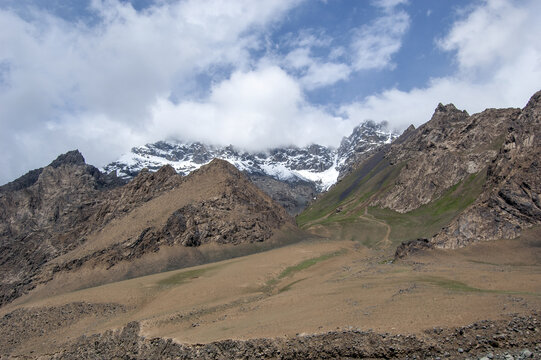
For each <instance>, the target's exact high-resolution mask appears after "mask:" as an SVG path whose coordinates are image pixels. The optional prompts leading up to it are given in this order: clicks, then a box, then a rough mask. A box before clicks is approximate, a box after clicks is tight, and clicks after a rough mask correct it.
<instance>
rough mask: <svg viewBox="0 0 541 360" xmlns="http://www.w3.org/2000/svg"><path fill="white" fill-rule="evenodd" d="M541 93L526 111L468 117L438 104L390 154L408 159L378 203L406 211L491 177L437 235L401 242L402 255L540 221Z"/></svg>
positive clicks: (515, 232)
mask: <svg viewBox="0 0 541 360" xmlns="http://www.w3.org/2000/svg"><path fill="white" fill-rule="evenodd" d="M540 109H541V91H540V92H537V93H536V94H534V95H533V96H532V97H531V99H530V101H529V102H528V104H527V105H526V106H525V107H524V108H523V109H522V110H521V109H487V110H485V111H483V112H481V113H479V114H474V115H472V116H468V114H466V113H465V112H461V111H459V110H457V109H456V108H455V107H454V106H453V105H447V106H443V105H441V104H440V105H439V106H438V108H437V109H436V112H435V114H434V116H433V118H432V120H431V121H429V122H428V123H426V124H425V125H423V126H421V127H420V128H419V129H416V130H412V129H410V131H409V132H407V133H405V134H404V135H402V136H403V137H405V139H404V140H403V139H401V138H399V139H398V140H397V142H395V143H394V144H393V145H391V148H390V151H389V152H388V153H387V154H386V158H387V159H388V160H389V161H390V162H391V163H393V164H404V165H403V168H402V171H401V172H400V174H399V176H398V179H397V180H396V181H395V184H394V186H393V187H392V188H391V189H390V190H389V191H387V192H386V193H385V194H383V195H382V196H379V197H378V198H377V199H375V200H374V201H373V204H374V205H377V206H381V207H387V208H391V209H393V210H396V211H398V212H407V211H411V210H413V209H416V208H418V207H420V206H421V205H424V204H427V203H429V202H430V201H433V200H434V199H437V198H438V197H440V196H441V195H442V194H443V193H444V192H445V191H446V189H449V188H450V187H452V186H458V184H460V183H461V182H463V181H465V180H466V179H467V178H468V177H471V176H483V178H484V183H483V185H482V188H481V189H480V193H479V195H478V196H477V197H476V198H475V199H472V204H471V205H470V206H468V207H467V208H466V209H465V210H464V211H463V212H461V213H460V214H459V215H458V216H457V217H456V218H455V219H453V220H452V221H451V223H450V224H448V225H447V226H445V227H444V228H443V229H442V230H441V231H439V232H438V233H437V234H435V235H434V236H433V237H432V238H431V239H420V240H416V241H412V242H409V243H404V244H402V245H401V246H400V247H399V249H397V253H396V257H397V258H400V257H404V256H406V255H407V254H408V253H410V252H415V251H418V250H419V249H421V248H427V247H428V248H429V247H438V248H450V249H454V248H459V247H463V246H466V245H468V244H471V243H475V242H478V241H488V240H498V239H513V238H516V237H517V236H519V235H520V233H521V231H522V230H523V229H525V228H529V227H531V226H535V225H539V224H541V197H540V195H541V182H540V176H539V174H540V170H539V160H538V159H539V158H541V141H540V137H541V110H540Z"/></svg>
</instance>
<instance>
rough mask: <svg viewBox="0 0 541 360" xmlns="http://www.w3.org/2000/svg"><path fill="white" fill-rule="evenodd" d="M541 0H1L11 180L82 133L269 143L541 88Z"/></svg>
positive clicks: (83, 144) (2, 131) (92, 154)
mask: <svg viewBox="0 0 541 360" xmlns="http://www.w3.org/2000/svg"><path fill="white" fill-rule="evenodd" d="M539 13H541V1H539V0H520V1H519V0H483V1H481V0H477V1H475V0H474V1H471V0H470V1H465V0H438V1H434V0H325V1H322V0H304V1H303V0H258V1H253V0H178V1H177V0H77V1H75V0H73V1H65V0H47V1H44V0H0V152H1V154H2V155H1V156H0V168H1V169H2V171H0V184H3V183H6V182H8V181H11V180H13V179H15V178H16V177H18V176H20V175H22V174H24V173H26V172H27V171H29V170H30V169H33V168H38V167H42V166H45V165H46V164H48V163H50V162H51V161H52V160H53V159H54V158H56V156H57V155H59V154H61V153H64V152H66V151H69V150H72V149H79V150H80V151H81V152H82V153H83V155H84V156H85V158H86V160H87V163H90V164H93V165H95V166H98V167H99V166H103V165H105V164H107V163H109V162H111V161H114V160H116V159H117V158H118V157H119V156H120V155H121V154H122V153H125V152H127V151H129V150H130V148H131V147H133V146H137V145H142V144H145V143H149V142H155V141H158V140H175V139H176V140H182V141H201V142H205V143H209V144H216V145H229V144H233V145H234V146H236V147H238V148H241V149H245V150H253V151H261V150H265V149H269V148H272V147H277V146H283V145H297V146H304V145H308V144H311V143H318V144H322V145H330V146H337V145H339V143H340V140H341V138H342V137H343V136H346V135H349V133H350V132H351V130H352V129H353V127H354V126H356V125H358V124H360V123H362V122H363V121H366V120H373V121H376V122H381V121H387V122H388V124H389V127H390V129H392V130H396V131H402V130H403V129H405V128H406V127H407V126H409V125H410V124H414V125H415V126H419V125H421V124H422V123H424V122H426V121H428V120H429V119H430V117H431V115H432V113H433V112H434V109H435V108H436V106H437V104H438V103H440V102H441V103H444V104H447V103H454V104H455V105H456V106H457V107H458V108H459V109H465V110H467V111H468V112H469V113H470V114H471V113H475V112H479V111H482V110H484V109H485V108H489V107H498V108H501V107H523V106H524V105H525V104H526V103H527V101H528V99H529V97H530V96H531V95H533V93H534V92H536V91H538V90H540V89H541V37H540V36H539V34H541V22H540V21H538V20H539V19H538V14H539Z"/></svg>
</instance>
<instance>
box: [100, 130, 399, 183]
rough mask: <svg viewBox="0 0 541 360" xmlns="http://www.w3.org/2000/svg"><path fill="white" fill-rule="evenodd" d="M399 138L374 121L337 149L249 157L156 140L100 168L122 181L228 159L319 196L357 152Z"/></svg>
mask: <svg viewBox="0 0 541 360" xmlns="http://www.w3.org/2000/svg"><path fill="white" fill-rule="evenodd" d="M396 137H397V135H396V134H394V133H392V132H390V131H388V130H387V129H386V124H385V123H381V124H376V123H374V122H372V121H367V122H364V123H362V124H361V125H359V126H357V127H356V128H355V129H353V132H352V134H351V135H350V136H348V137H344V138H343V139H342V142H341V144H340V146H339V147H338V148H332V147H325V146H321V145H310V146H307V147H303V148H299V147H293V146H291V147H282V148H276V149H272V150H269V151H266V152H259V153H250V152H246V151H241V150H238V149H236V148H234V147H233V146H227V147H220V146H212V145H205V144H201V143H199V142H194V143H183V142H175V141H159V142H156V143H154V144H147V145H143V146H138V147H134V148H132V150H131V152H129V153H127V154H124V155H122V156H121V157H120V158H119V159H118V160H117V161H115V162H112V163H110V164H108V165H107V166H105V167H104V168H103V171H105V172H107V173H109V172H112V171H116V172H117V175H118V176H119V177H121V178H125V179H129V178H132V177H134V176H135V175H137V174H138V173H139V171H141V170H142V169H144V168H148V169H149V170H150V171H156V170H158V169H159V168H160V167H162V166H163V165H166V164H169V165H171V166H173V168H174V169H175V170H176V171H177V172H178V173H180V174H183V175H187V174H189V173H190V172H192V171H193V170H195V169H198V168H199V167H201V166H202V165H204V164H207V163H209V162H210V161H211V160H212V159H214V158H220V159H224V160H227V161H228V162H230V163H232V164H233V165H235V166H236V167H237V168H238V169H239V170H241V171H243V172H245V173H247V174H249V175H264V176H270V177H272V178H274V179H276V180H279V181H284V182H287V183H297V182H308V183H313V184H315V186H316V189H317V191H318V192H322V191H326V190H327V189H328V188H329V187H331V186H332V185H333V184H334V183H336V181H337V179H338V176H339V174H340V171H341V170H343V169H345V168H346V166H349V165H350V164H351V162H352V161H354V159H355V158H356V156H358V155H359V154H360V153H366V152H368V151H370V150H372V149H374V148H376V147H378V146H380V145H382V144H387V143H390V142H391V141H392V140H393V139H394V138H396Z"/></svg>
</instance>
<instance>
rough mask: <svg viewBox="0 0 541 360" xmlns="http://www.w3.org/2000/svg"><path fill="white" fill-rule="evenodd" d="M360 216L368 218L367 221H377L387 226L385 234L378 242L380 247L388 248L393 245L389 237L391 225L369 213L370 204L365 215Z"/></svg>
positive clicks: (365, 210)
mask: <svg viewBox="0 0 541 360" xmlns="http://www.w3.org/2000/svg"><path fill="white" fill-rule="evenodd" d="M359 218H361V219H364V220H367V221H372V222H375V223H376V224H379V225H382V226H384V227H385V229H386V232H385V236H384V237H383V239H381V240H380V241H378V242H377V243H376V245H377V246H378V247H381V248H388V247H390V246H391V245H392V242H391V240H390V239H389V236H390V235H391V226H390V225H389V224H387V223H386V222H385V221H383V220H378V219H376V218H375V217H374V216H372V215H370V214H368V206H367V207H365V208H364V215H360V216H359Z"/></svg>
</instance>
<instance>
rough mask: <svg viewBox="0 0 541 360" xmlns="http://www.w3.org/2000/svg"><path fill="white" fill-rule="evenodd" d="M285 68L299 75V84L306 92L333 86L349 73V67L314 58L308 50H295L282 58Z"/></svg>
mask: <svg viewBox="0 0 541 360" xmlns="http://www.w3.org/2000/svg"><path fill="white" fill-rule="evenodd" d="M283 63H284V65H285V67H286V68H289V69H294V70H296V72H298V73H300V79H299V81H300V83H301V84H302V85H303V86H304V87H305V88H306V89H308V90H313V89H316V88H319V87H323V86H328V85H332V84H335V83H336V82H338V81H340V80H345V79H347V78H348V77H349V75H350V73H351V68H350V67H349V65H347V64H344V63H339V62H325V61H321V60H319V59H317V58H314V57H312V56H311V54H310V49H309V48H297V49H295V50H293V51H291V52H290V53H289V54H287V56H286V57H285V58H284V60H283Z"/></svg>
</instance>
